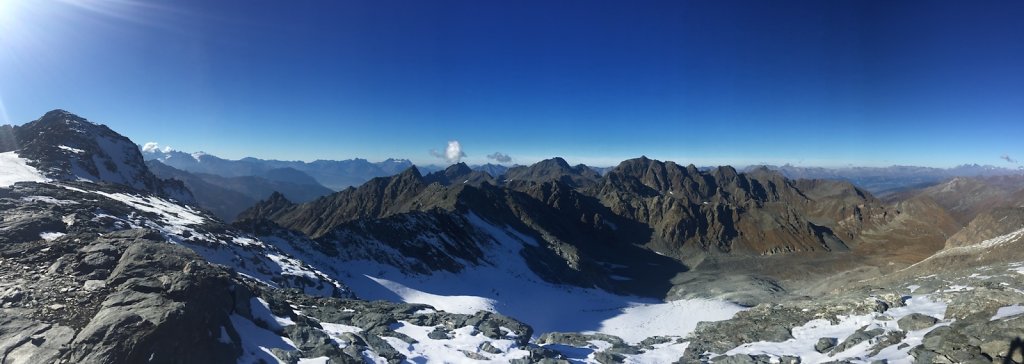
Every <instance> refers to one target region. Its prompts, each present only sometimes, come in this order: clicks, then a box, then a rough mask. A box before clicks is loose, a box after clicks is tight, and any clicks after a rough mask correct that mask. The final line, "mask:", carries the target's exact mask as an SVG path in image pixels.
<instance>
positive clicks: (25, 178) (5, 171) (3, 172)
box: [0, 152, 47, 187]
mask: <svg viewBox="0 0 1024 364" xmlns="http://www.w3.org/2000/svg"><path fill="white" fill-rule="evenodd" d="M46 181H47V179H46V177H44V176H43V174H42V173H40V172H39V170H37V169H36V168H35V167H32V166H30V165H28V160H27V159H24V158H21V157H18V153H16V152H4V153H0V187H10V186H11V185H13V184H15V183H17V182H46Z"/></svg>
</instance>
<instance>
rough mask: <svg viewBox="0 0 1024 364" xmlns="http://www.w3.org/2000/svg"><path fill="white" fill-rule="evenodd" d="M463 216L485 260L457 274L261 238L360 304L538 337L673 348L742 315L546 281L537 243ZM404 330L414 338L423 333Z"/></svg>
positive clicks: (301, 241)
mask: <svg viewBox="0 0 1024 364" xmlns="http://www.w3.org/2000/svg"><path fill="white" fill-rule="evenodd" d="M463 218H464V219H465V221H466V222H468V227H467V230H468V231H466V233H467V234H469V235H470V236H472V239H473V241H475V243H476V244H477V245H478V246H479V247H480V250H482V251H483V252H484V254H483V256H482V257H481V258H480V260H479V261H478V262H471V261H466V260H464V259H460V258H458V257H450V258H451V259H453V260H455V261H457V262H458V266H459V267H460V269H459V270H457V271H444V270H438V271H432V272H425V273H417V271H418V270H416V269H409V268H410V267H417V266H418V264H422V262H418V261H417V260H416V258H413V257H411V256H408V255H403V254H402V253H400V252H398V251H397V250H393V249H389V248H388V247H387V246H386V245H385V244H382V243H379V242H378V243H377V244H373V243H372V242H368V241H366V240H365V239H361V240H357V239H354V237H353V236H351V235H341V236H340V237H342V238H346V237H347V238H349V239H353V240H352V241H336V242H335V243H336V244H338V248H339V249H340V250H343V251H342V252H341V253H340V254H341V256H340V257H341V258H340V259H339V257H336V256H329V255H325V254H322V253H321V252H320V251H317V250H313V249H308V248H309V247H311V246H315V245H316V244H317V243H315V242H313V241H309V240H306V239H305V238H303V237H301V236H299V235H297V234H287V233H278V234H276V235H275V236H263V237H261V239H262V240H263V241H267V242H269V243H272V244H274V245H276V246H278V247H279V248H281V249H282V250H284V251H286V252H287V253H288V254H290V255H291V256H294V257H296V258H297V259H299V260H302V261H304V262H306V263H308V264H310V265H311V266H314V267H316V268H317V269H318V270H319V271H321V272H324V273H326V274H328V275H330V276H331V277H332V278H334V279H337V280H340V281H343V282H345V283H346V284H347V285H349V286H350V287H352V289H353V291H354V292H355V294H356V295H357V296H358V297H360V298H362V299H369V300H388V301H398V302H409V303H421V304H427V305H430V306H432V307H434V308H435V309H437V310H441V311H446V312H452V313H460V314H474V313H476V312H477V311H481V310H482V311H490V312H497V313H501V314H504V315H508V316H510V317H514V318H516V319H519V320H523V321H524V322H526V323H528V324H530V325H531V326H532V327H533V328H534V330H535V332H536V333H537V335H535V336H537V337H539V336H540V335H541V334H543V333H547V332H581V333H593V334H598V333H600V334H608V335H613V336H615V337H618V338H621V339H622V340H624V341H625V343H626V344H631V345H637V344H639V343H641V342H642V341H644V340H645V339H649V338H652V337H661V338H663V339H666V340H667V341H671V342H675V341H677V340H678V341H685V337H686V336H687V335H688V334H690V332H692V330H693V329H694V328H695V327H696V325H697V323H698V322H700V321H717V320H724V319H728V318H730V317H732V316H733V315H734V314H735V313H736V312H739V311H741V310H743V309H744V308H743V307H740V306H738V305H735V304H732V303H728V302H721V301H713V300H704V299H690V300H678V301H671V302H662V301H659V300H655V299H650V298H642V297H632V296H620V295H615V294H612V293H608V292H606V291H603V290H600V289H595V288H581V287H576V286H571V285H562V284H554V283H549V282H546V281H545V280H543V279H542V278H540V277H538V276H537V275H536V273H534V271H533V270H531V269H530V267H528V265H527V262H526V260H525V258H524V257H523V255H522V253H521V251H522V250H523V249H524V248H526V247H528V246H535V245H537V244H538V243H537V242H536V241H534V240H533V239H532V238H530V237H528V236H526V235H524V234H522V233H519V232H517V231H515V230H514V229H511V228H509V227H506V226H500V225H498V224H495V223H492V222H489V221H486V220H484V219H483V218H481V217H480V216H478V215H476V214H474V213H472V212H469V213H467V214H466V215H465V216H463ZM419 223H423V221H420V222H419ZM422 231H424V234H426V235H421V236H420V238H424V239H425V240H424V241H428V242H431V243H430V244H435V245H437V246H443V245H444V244H450V242H446V241H444V239H445V238H444V237H437V236H435V237H432V238H431V237H430V235H429V234H430V233H429V232H430V231H438V230H437V229H423V230H422ZM338 237H339V236H335V237H334V238H335V239H337V238H338ZM425 244H426V243H425ZM439 251H444V250H443V249H440V250H439ZM425 255H430V254H429V253H427V254H425ZM408 330H411V331H414V332H415V331H416V330H421V329H416V328H409V329H408ZM679 345H682V343H679ZM679 345H662V346H661V347H659V348H656V349H655V348H652V349H650V350H647V351H644V353H647V352H648V351H652V350H669V351H671V350H676V351H681V350H682V349H683V347H680V346H679ZM599 346H600V345H598V346H595V347H593V348H586V347H584V348H579V347H565V346H559V345H552V348H553V349H554V350H556V351H560V352H562V353H563V354H564V355H567V356H570V357H571V356H573V355H575V356H580V355H582V356H580V357H579V359H586V358H587V357H588V356H592V355H593V354H594V353H595V352H596V351H598V350H597V349H600V348H599ZM429 347H430V346H429V345H427V346H424V348H423V349H422V350H428V351H429V350H430V349H429ZM424 355H427V353H424ZM648 355H654V354H653V353H648ZM592 359H593V358H591V359H588V360H592Z"/></svg>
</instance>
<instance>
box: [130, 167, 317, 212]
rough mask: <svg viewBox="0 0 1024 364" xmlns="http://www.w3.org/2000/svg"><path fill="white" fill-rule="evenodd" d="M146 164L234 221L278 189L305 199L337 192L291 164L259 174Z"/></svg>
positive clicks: (209, 207) (199, 200)
mask: <svg viewBox="0 0 1024 364" xmlns="http://www.w3.org/2000/svg"><path fill="white" fill-rule="evenodd" d="M146 166H147V167H149V170H150V171H152V172H153V174H154V175H156V176H157V177H160V178H163V179H175V180H178V181H182V182H184V183H185V187H188V189H189V190H190V191H192V194H193V195H194V196H195V199H196V203H197V204H199V206H200V207H202V208H205V209H207V210H210V212H212V213H213V214H214V215H217V217H219V218H220V219H221V220H224V221H228V222H230V221H234V220H235V217H236V216H238V213H240V212H242V211H243V210H245V209H246V208H249V206H252V205H253V204H255V203H256V202H258V201H260V200H263V199H266V198H269V197H270V195H271V194H273V193H274V192H279V193H282V194H284V196H286V197H287V198H288V199H290V200H292V201H301V202H307V201H311V200H313V199H315V198H317V197H320V196H324V195H328V194H331V193H332V192H334V191H333V190H331V189H329V188H327V187H324V186H321V185H320V184H319V183H317V181H316V180H315V179H313V178H312V177H309V175H307V174H305V173H302V172H299V171H296V170H294V169H291V168H279V169H272V170H270V171H267V172H265V173H263V174H262V175H259V176H239V177H224V176H218V175H215V174H208V173H193V172H186V171H183V170H180V169H177V168H174V167H171V166H168V165H166V164H163V163H161V162H160V161H158V160H150V161H147V162H146Z"/></svg>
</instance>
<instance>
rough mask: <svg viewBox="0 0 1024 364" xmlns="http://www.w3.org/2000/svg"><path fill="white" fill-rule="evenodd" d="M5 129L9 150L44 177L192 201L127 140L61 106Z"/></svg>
mask: <svg viewBox="0 0 1024 364" xmlns="http://www.w3.org/2000/svg"><path fill="white" fill-rule="evenodd" d="M10 132H11V133H12V134H13V136H14V140H15V143H14V145H12V146H10V149H12V150H16V151H17V153H18V155H19V156H20V157H22V158H25V159H27V160H29V161H30V164H33V166H34V167H35V168H36V169H38V170H39V171H40V172H41V173H42V174H44V175H45V176H46V177H47V178H50V179H53V180H62V181H82V180H85V181H91V182H94V183H105V184H116V185H122V186H126V187H128V188H131V189H134V190H137V191H142V192H150V193H155V194H159V195H163V196H166V197H170V198H173V199H176V200H179V201H183V202H191V201H192V200H193V198H192V195H191V193H190V192H189V191H188V190H187V189H186V188H184V186H183V185H182V184H181V183H176V182H172V181H164V180H161V179H159V178H157V177H156V176H154V175H153V174H152V173H151V172H150V171H149V169H148V168H147V167H146V164H145V161H144V160H143V158H142V154H141V153H140V152H139V149H138V147H137V146H136V145H135V143H133V142H132V141H131V140H129V139H128V138H126V137H124V136H123V135H121V134H118V133H116V132H114V131H113V130H111V129H110V128H108V127H107V126H105V125H102V124H96V123H93V122H90V121H88V120H86V119H85V118H82V117H80V116H78V115H75V114H72V113H70V112H68V111H66V110H59V109H58V110H53V111H50V112H47V113H46V114H44V115H43V116H42V117H41V118H39V119H37V120H35V121H32V122H29V123H26V124H24V125H21V126H16V127H13V128H11V129H10Z"/></svg>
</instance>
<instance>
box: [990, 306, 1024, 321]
mask: <svg viewBox="0 0 1024 364" xmlns="http://www.w3.org/2000/svg"><path fill="white" fill-rule="evenodd" d="M1020 314H1024V306H1021V305H1010V306H1006V307H1000V308H999V310H998V311H996V314H995V316H992V319H991V321H995V320H999V319H1003V318H1007V317H1013V316H1017V315H1020Z"/></svg>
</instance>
